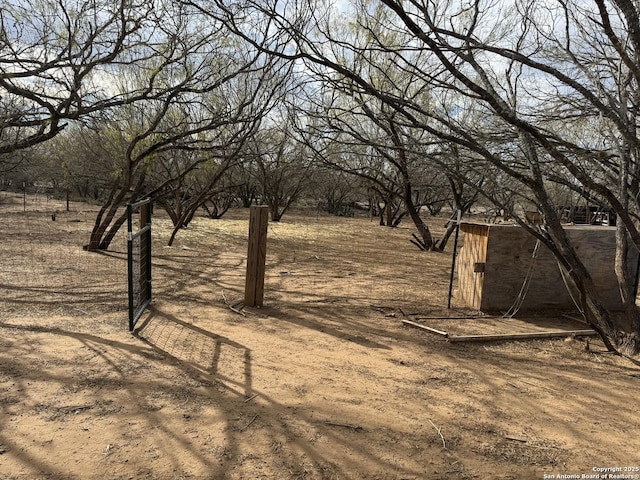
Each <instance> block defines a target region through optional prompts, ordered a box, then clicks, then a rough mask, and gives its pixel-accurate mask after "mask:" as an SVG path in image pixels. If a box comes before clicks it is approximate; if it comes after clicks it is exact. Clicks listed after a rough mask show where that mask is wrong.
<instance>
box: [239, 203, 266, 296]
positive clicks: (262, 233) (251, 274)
mask: <svg viewBox="0 0 640 480" xmlns="http://www.w3.org/2000/svg"><path fill="white" fill-rule="evenodd" d="M268 222H269V207H268V206H266V205H252V206H251V207H250V209H249V247H248V251H247V278H246V282H245V287H244V304H245V305H246V306H248V307H261V306H262V303H263V300H264V272H265V262H266V258H267V224H268Z"/></svg>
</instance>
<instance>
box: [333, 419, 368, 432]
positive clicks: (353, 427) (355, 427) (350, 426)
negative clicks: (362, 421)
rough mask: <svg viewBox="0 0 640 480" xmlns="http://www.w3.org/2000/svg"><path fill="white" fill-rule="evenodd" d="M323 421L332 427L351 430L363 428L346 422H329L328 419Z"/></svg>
mask: <svg viewBox="0 0 640 480" xmlns="http://www.w3.org/2000/svg"><path fill="white" fill-rule="evenodd" d="M324 423H326V424H327V425H330V426H332V427H342V428H350V429H351V430H356V431H360V430H364V428H362V427H361V426H360V425H351V424H348V423H334V422H330V421H329V420H325V422H324Z"/></svg>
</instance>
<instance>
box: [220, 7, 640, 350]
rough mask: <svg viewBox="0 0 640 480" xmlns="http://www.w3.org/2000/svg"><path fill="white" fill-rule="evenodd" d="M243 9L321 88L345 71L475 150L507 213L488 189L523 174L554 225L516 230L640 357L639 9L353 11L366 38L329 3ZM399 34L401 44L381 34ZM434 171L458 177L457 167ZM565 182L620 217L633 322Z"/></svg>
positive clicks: (472, 157)
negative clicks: (575, 229)
mask: <svg viewBox="0 0 640 480" xmlns="http://www.w3.org/2000/svg"><path fill="white" fill-rule="evenodd" d="M242 6H243V10H242V11H243V13H242V15H243V16H244V18H249V17H251V18H253V17H255V18H264V20H263V21H264V23H265V24H269V25H270V26H271V27H272V29H273V31H274V32H273V35H272V36H271V38H272V41H271V44H277V45H288V46H290V47H289V48H288V49H287V50H278V49H275V48H272V49H271V53H272V54H276V55H280V56H281V57H283V58H288V59H290V60H291V61H295V62H299V63H304V64H305V66H306V67H307V70H308V71H309V72H312V73H316V74H318V79H319V81H321V79H322V78H323V76H324V74H325V73H326V72H327V71H332V72H334V74H335V76H336V78H338V79H342V78H344V79H348V81H349V82H350V83H351V84H352V85H353V87H352V89H353V90H355V91H357V92H359V93H361V94H362V95H366V96H370V97H371V98H375V99H377V100H378V101H381V102H384V104H385V105H387V106H388V107H389V108H392V109H394V110H396V111H397V112H399V114H400V115H401V116H402V117H403V118H404V120H405V122H406V124H407V125H409V126H411V127H412V128H414V129H416V130H422V131H423V132H426V133H428V134H429V135H432V136H433V137H434V138H438V139H441V140H442V141H445V142H450V143H453V144H456V145H458V146H459V147H460V148H461V149H464V151H465V157H466V158H468V159H469V162H470V163H468V164H467V165H466V167H468V168H469V169H470V171H471V172H473V174H474V175H464V176H463V177H462V178H465V181H467V183H468V184H469V185H470V186H472V187H475V188H477V189H478V190H479V191H480V194H482V195H484V196H486V197H487V198H489V199H491V200H492V201H494V202H496V205H498V206H500V207H507V205H500V203H499V202H500V199H499V198H498V196H496V195H493V194H492V191H491V190H488V189H486V188H485V187H484V186H483V185H480V184H478V183H474V178H476V176H475V175H479V176H481V177H483V176H484V177H489V176H490V175H492V174H494V173H498V172H499V173H500V175H503V176H507V177H509V178H510V180H511V181H513V182H514V183H515V184H517V189H516V190H517V195H518V196H519V197H520V198H524V199H526V200H527V201H528V202H530V203H532V204H534V205H536V207H537V209H538V210H539V211H540V212H541V213H542V214H543V215H544V218H545V222H546V224H545V225H544V226H538V225H531V224H528V223H527V222H526V219H524V218H519V217H516V220H517V221H518V222H519V223H520V224H521V225H522V226H523V227H524V228H526V229H527V230H528V231H529V232H530V233H531V234H532V235H534V236H536V237H537V238H538V239H540V241H541V242H543V243H544V244H545V245H546V246H547V247H548V248H549V249H550V250H551V251H552V252H553V254H554V255H555V257H556V259H557V261H558V263H559V265H560V267H561V268H562V269H563V270H564V272H565V273H566V275H567V278H569V279H570V281H571V282H572V283H573V284H574V286H575V288H576V290H577V291H578V292H579V300H578V303H579V306H580V308H581V310H582V311H583V312H584V315H585V319H586V320H587V322H588V323H589V324H590V325H591V326H592V327H593V328H594V329H595V330H597V331H598V332H599V333H600V335H601V337H602V338H603V340H604V342H605V344H606V345H607V347H608V348H609V349H611V350H616V351H617V352H619V353H623V354H632V355H635V354H637V353H638V352H639V351H640V319H639V317H638V312H637V308H636V306H635V298H633V295H632V293H633V285H632V284H633V282H632V281H629V280H630V279H629V272H628V269H627V268H626V267H627V265H626V264H625V252H626V243H627V242H628V241H629V240H630V241H632V242H634V243H635V245H636V246H637V247H640V231H639V229H638V224H639V223H640V222H639V220H638V219H639V218H640V217H639V215H638V214H639V212H640V181H639V180H638V179H639V178H640V155H639V153H640V149H639V148H638V147H639V145H640V142H639V141H638V135H637V125H638V109H639V108H640V101H639V98H640V92H639V83H640V68H639V67H638V65H639V62H638V55H639V52H640V13H639V11H638V7H637V6H636V5H635V4H633V3H632V2H628V1H627V0H593V1H588V2H577V1H575V2H574V1H567V2H558V3H557V4H549V2H545V1H541V0H521V1H520V0H518V1H515V2H513V4H511V5H510V6H508V7H505V8H502V5H497V4H495V3H494V2H490V1H485V0H474V1H471V2H466V3H464V4H459V3H456V2H453V1H449V0H442V1H438V0H436V1H423V0H408V1H404V0H403V1H399V0H380V1H372V2H370V1H363V2H362V3H358V4H356V5H355V7H354V11H353V12H351V13H352V14H353V17H354V20H353V21H352V23H353V24H355V25H357V26H359V27H361V28H356V29H349V28H336V22H335V19H332V15H331V9H330V8H329V7H325V6H324V5H323V4H322V3H321V2H312V1H311V2H309V3H308V6H309V8H308V10H306V9H304V8H298V9H296V10H287V9H283V8H279V7H278V4H277V2H276V3H274V4H271V5H265V4H264V3H262V2H252V1H251V0H248V1H247V0H245V1H243V2H242ZM221 8H223V10H222V11H224V12H225V14H226V18H225V19H224V20H225V22H226V24H227V26H228V27H229V28H230V29H231V30H232V31H234V32H235V33H236V34H238V35H239V36H241V37H242V38H244V39H245V40H247V41H250V42H254V43H256V39H258V38H260V37H259V36H256V32H255V31H254V30H253V29H252V26H254V25H256V24H258V23H259V22H256V21H254V22H252V23H251V24H249V23H248V22H236V21H234V14H235V12H236V9H234V8H233V6H232V5H230V4H229V3H228V2H225V6H224V7H221ZM278 27H280V28H278ZM354 30H355V31H356V33H357V34H356V35H354V34H353V32H354ZM385 30H387V31H390V32H393V36H386V35H381V34H380V32H383V31H385ZM293 45H295V48H293ZM381 56H383V57H384V58H385V60H386V61H384V62H380V61H379V58H380V57H381ZM425 57H426V58H425ZM353 58H358V61H359V62H361V63H362V62H364V63H366V65H367V68H368V69H371V70H372V71H377V73H378V75H377V76H376V75H371V74H370V73H368V72H367V73H366V74H363V73H362V69H361V68H360V66H359V65H354V64H352V63H350V60H351V59H353ZM354 67H358V68H354ZM390 70H393V71H398V72H404V73H405V74H406V75H409V76H411V78H412V81H413V87H412V91H423V92H426V91H428V92H429V95H414V94H411V93H409V94H407V92H405V91H404V89H402V88H397V86H396V85H395V84H394V82H392V81H391V82H389V81H386V79H388V78H391V79H393V76H392V75H388V74H387V72H389V71H390ZM378 78H382V79H385V81H378ZM470 114H473V115H470ZM581 132H582V133H581ZM434 160H435V161H436V162H437V164H438V165H440V166H441V167H442V168H446V169H448V168H449V167H450V164H449V162H448V161H447V159H446V157H444V156H436V155H434ZM553 182H560V183H563V184H564V185H565V186H567V188H575V190H576V193H579V191H590V192H593V193H595V194H597V195H598V196H599V197H600V198H601V199H602V201H603V202H605V203H606V204H607V205H608V206H610V207H611V208H612V209H613V210H614V211H615V212H616V214H617V215H618V227H617V230H618V232H617V233H618V235H617V237H618V241H617V247H618V248H617V251H618V254H617V259H616V273H617V275H618V278H619V287H620V292H621V299H622V300H623V302H624V304H625V305H626V307H627V308H626V311H627V321H626V322H624V321H623V322H618V321H617V320H616V319H615V317H614V316H613V315H612V314H611V312H609V311H607V309H606V308H604V306H603V305H602V302H601V299H600V295H599V292H598V289H597V287H596V286H595V285H594V283H593V280H592V278H591V276H590V275H589V272H588V271H587V269H586V268H585V266H584V263H583V261H582V259H581V258H580V256H579V255H578V254H577V253H576V251H575V248H574V247H573V245H572V244H571V242H570V241H569V239H568V238H567V236H566V234H565V232H564V230H563V228H562V225H561V223H560V218H559V217H558V214H557V211H556V208H555V205H554V204H553V201H552V198H551V195H550V189H549V185H550V184H551V183H553ZM512 213H514V214H516V213H517V212H512Z"/></svg>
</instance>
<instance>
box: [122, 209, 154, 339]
mask: <svg viewBox="0 0 640 480" xmlns="http://www.w3.org/2000/svg"><path fill="white" fill-rule="evenodd" d="M152 205H153V204H152V203H151V199H150V198H147V199H145V200H141V201H139V202H136V203H130V204H128V205H127V230H128V232H127V264H128V272H129V275H128V276H129V331H133V329H134V327H135V326H136V323H137V322H138V320H139V319H140V317H141V316H142V313H143V312H144V310H145V309H146V308H147V307H148V306H149V303H150V302H151V213H152ZM135 213H139V218H140V224H139V227H138V228H137V230H136V231H135V232H134V231H133V215H134V214H135Z"/></svg>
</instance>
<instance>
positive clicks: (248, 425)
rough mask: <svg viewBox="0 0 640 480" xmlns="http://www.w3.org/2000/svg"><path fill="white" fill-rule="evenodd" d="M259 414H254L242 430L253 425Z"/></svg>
mask: <svg viewBox="0 0 640 480" xmlns="http://www.w3.org/2000/svg"><path fill="white" fill-rule="evenodd" d="M258 417H259V415H256V416H254V417H253V418H252V419H251V421H250V422H249V423H247V424H246V425H245V426H244V427H243V428H241V429H240V431H241V432H244V431H245V430H246V429H247V428H249V427H250V426H251V424H252V423H253V422H255V421H256V420H257V419H258Z"/></svg>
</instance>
